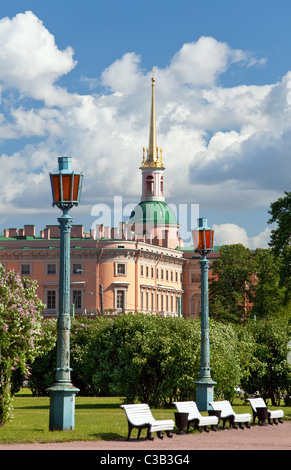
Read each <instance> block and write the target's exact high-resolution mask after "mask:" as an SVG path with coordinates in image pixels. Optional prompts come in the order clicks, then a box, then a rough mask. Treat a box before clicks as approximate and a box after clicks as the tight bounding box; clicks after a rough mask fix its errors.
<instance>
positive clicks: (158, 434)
mask: <svg viewBox="0 0 291 470" xmlns="http://www.w3.org/2000/svg"><path fill="white" fill-rule="evenodd" d="M157 436H158V438H159V439H164V436H162V434H161V431H157Z"/></svg>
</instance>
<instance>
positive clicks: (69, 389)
mask: <svg viewBox="0 0 291 470" xmlns="http://www.w3.org/2000/svg"><path fill="white" fill-rule="evenodd" d="M47 391H48V392H49V394H50V419H49V430H50V431H72V430H73V429H74V427H75V396H76V393H77V392H79V389H78V388H75V387H74V386H73V385H71V384H68V385H67V386H66V385H60V384H54V385H53V386H52V387H50V388H48V389H47Z"/></svg>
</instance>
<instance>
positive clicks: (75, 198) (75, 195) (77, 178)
mask: <svg viewBox="0 0 291 470" xmlns="http://www.w3.org/2000/svg"><path fill="white" fill-rule="evenodd" d="M79 186H80V175H74V182H73V201H78V194H79Z"/></svg>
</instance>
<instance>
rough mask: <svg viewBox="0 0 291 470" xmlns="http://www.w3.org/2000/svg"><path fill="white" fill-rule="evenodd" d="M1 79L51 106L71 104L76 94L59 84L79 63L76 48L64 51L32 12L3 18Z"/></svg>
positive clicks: (0, 29) (0, 57)
mask: <svg viewBox="0 0 291 470" xmlns="http://www.w3.org/2000/svg"><path fill="white" fill-rule="evenodd" d="M0 43H1V54H0V81H1V82H3V84H4V86H7V87H15V88H16V89H18V90H19V91H20V92H22V93H23V94H24V95H28V96H30V97H32V98H35V99H38V100H44V101H45V103H46V104H47V105H49V106H54V105H62V106H64V105H70V104H72V102H73V98H74V97H73V96H72V95H69V94H68V93H67V92H66V90H64V89H63V88H60V87H58V86H56V85H55V82H56V81H57V80H58V78H59V77H61V76H63V75H64V74H67V73H68V72H70V71H71V70H72V69H73V68H74V67H75V65H76V62H74V60H73V50H72V49H71V48H70V47H67V48H66V49H65V50H64V51H60V50H59V49H58V48H57V46H56V44H55V39H54V36H53V35H52V34H50V33H49V31H48V30H47V29H46V28H45V27H44V25H43V24H42V22H41V21H40V20H39V19H38V18H37V17H36V16H35V15H34V14H33V13H32V12H31V11H27V12H26V13H19V14H18V15H16V16H15V17H14V18H12V19H9V18H3V19H2V20H1V21H0Z"/></svg>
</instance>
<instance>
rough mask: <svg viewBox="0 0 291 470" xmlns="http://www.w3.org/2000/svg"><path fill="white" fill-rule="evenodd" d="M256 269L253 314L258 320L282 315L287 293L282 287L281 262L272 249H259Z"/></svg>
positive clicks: (255, 255) (255, 261) (256, 254)
mask: <svg viewBox="0 0 291 470" xmlns="http://www.w3.org/2000/svg"><path fill="white" fill-rule="evenodd" d="M254 269H255V275H256V279H255V283H254V303H253V306H252V313H253V314H254V315H255V316H256V317H258V318H263V317H267V316H269V315H281V314H282V313H283V304H284V298H285V291H286V289H285V288H283V287H281V286H280V269H281V260H280V259H279V258H278V257H277V256H275V255H274V253H273V252H272V251H271V250H270V249H262V248H258V249H257V250H256V251H255V253H254Z"/></svg>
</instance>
